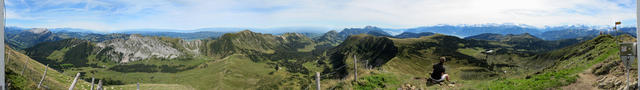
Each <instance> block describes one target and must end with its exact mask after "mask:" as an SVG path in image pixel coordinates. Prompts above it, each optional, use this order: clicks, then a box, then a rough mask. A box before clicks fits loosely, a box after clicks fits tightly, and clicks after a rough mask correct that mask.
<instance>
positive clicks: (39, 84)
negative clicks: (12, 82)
mask: <svg viewBox="0 0 640 90" xmlns="http://www.w3.org/2000/svg"><path fill="white" fill-rule="evenodd" d="M25 66H26V65H25ZM47 67H49V64H47V66H44V74H42V79H40V82H39V83H38V88H40V86H42V81H44V78H45V77H47V70H48V69H47ZM23 72H24V70H23Z"/></svg>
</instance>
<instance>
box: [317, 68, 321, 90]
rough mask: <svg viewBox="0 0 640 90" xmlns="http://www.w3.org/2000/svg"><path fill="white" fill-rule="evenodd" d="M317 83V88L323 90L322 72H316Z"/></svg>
mask: <svg viewBox="0 0 640 90" xmlns="http://www.w3.org/2000/svg"><path fill="white" fill-rule="evenodd" d="M316 85H317V86H316V87H317V89H316V90H321V88H320V72H316Z"/></svg>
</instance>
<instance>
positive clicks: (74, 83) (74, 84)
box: [69, 72, 80, 90]
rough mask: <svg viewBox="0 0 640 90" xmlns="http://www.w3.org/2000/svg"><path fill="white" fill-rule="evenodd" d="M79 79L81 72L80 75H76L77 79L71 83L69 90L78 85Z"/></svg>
mask: <svg viewBox="0 0 640 90" xmlns="http://www.w3.org/2000/svg"><path fill="white" fill-rule="evenodd" d="M78 77H80V72H78V74H76V78H74V79H73V82H72V83H71V86H69V90H73V87H75V86H76V83H77V82H78Z"/></svg>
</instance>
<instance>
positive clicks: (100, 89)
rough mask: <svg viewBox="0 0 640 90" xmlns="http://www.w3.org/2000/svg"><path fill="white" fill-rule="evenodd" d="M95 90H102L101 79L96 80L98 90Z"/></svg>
mask: <svg viewBox="0 0 640 90" xmlns="http://www.w3.org/2000/svg"><path fill="white" fill-rule="evenodd" d="M96 90H102V79H100V80H98V89H96Z"/></svg>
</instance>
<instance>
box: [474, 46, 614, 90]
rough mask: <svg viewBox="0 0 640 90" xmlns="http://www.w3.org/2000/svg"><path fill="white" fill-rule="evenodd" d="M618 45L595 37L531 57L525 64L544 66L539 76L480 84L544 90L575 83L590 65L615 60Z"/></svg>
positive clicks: (494, 86)
mask: <svg viewBox="0 0 640 90" xmlns="http://www.w3.org/2000/svg"><path fill="white" fill-rule="evenodd" d="M617 47H618V45H617V44H616V42H615V40H614V37H612V36H609V35H604V36H598V37H596V38H595V39H593V40H589V41H586V42H583V43H580V44H578V45H573V46H570V47H567V48H563V49H559V50H554V51H551V52H549V53H545V54H540V55H537V56H535V57H533V60H532V61H530V62H526V63H529V64H537V65H540V64H543V63H550V64H543V65H547V66H546V67H545V68H544V69H543V70H542V71H541V72H538V73H533V74H530V75H527V76H526V77H511V78H501V79H497V80H492V81H490V82H489V83H486V84H482V85H485V86H482V87H486V88H493V89H501V88H502V89H507V88H508V89H546V88H555V87H559V86H564V85H568V84H571V83H574V82H576V79H577V78H578V76H577V74H578V73H580V72H583V71H584V70H586V69H587V68H590V67H592V66H593V65H594V64H598V63H601V62H602V61H605V60H612V59H618V58H617V57H618V55H617V52H618V49H617Z"/></svg>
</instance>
